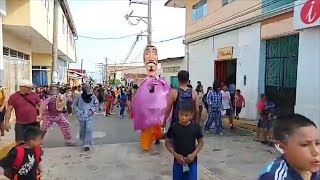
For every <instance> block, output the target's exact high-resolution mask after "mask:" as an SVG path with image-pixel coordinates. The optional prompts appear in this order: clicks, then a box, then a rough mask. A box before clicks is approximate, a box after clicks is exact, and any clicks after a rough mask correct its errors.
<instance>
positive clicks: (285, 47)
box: [265, 35, 299, 115]
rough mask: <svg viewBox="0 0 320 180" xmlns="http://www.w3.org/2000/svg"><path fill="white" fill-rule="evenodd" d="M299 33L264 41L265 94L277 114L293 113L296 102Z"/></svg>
mask: <svg viewBox="0 0 320 180" xmlns="http://www.w3.org/2000/svg"><path fill="white" fill-rule="evenodd" d="M298 49H299V35H293V36H287V37H281V38H278V39H272V40H267V42H266V73H265V94H266V95H267V97H268V98H269V99H270V100H271V101H273V102H274V103H276V105H277V109H278V114H279V115H287V114H291V113H294V106H295V103H296V85H297V66H298Z"/></svg>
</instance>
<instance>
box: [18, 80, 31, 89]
mask: <svg viewBox="0 0 320 180" xmlns="http://www.w3.org/2000/svg"><path fill="white" fill-rule="evenodd" d="M19 86H20V87H28V88H32V87H33V84H32V82H31V81H30V80H27V79H22V80H20V82H19Z"/></svg>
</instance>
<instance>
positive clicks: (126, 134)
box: [44, 113, 139, 148]
mask: <svg viewBox="0 0 320 180" xmlns="http://www.w3.org/2000/svg"><path fill="white" fill-rule="evenodd" d="M68 119H69V120H70V123H71V131H72V136H73V138H74V139H75V140H77V139H78V137H79V135H78V133H79V123H78V121H77V119H76V117H75V116H73V117H68ZM93 135H94V137H95V139H94V144H96V145H99V144H116V143H127V142H138V141H139V133H138V132H134V131H133V124H132V121H131V120H130V119H129V118H128V117H126V118H124V119H120V118H119V116H118V113H117V114H114V115H112V116H108V117H105V116H104V114H103V113H98V115H96V117H95V128H94V134H93ZM44 146H45V147H48V148H52V147H63V146H65V144H64V141H63V135H62V132H61V131H60V129H59V127H58V126H57V125H56V124H54V125H53V126H52V128H51V129H50V130H49V132H48V134H47V135H46V137H45V140H44Z"/></svg>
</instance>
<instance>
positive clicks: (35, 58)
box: [32, 53, 52, 66]
mask: <svg viewBox="0 0 320 180" xmlns="http://www.w3.org/2000/svg"><path fill="white" fill-rule="evenodd" d="M51 65H52V56H51V54H40V53H32V66H51Z"/></svg>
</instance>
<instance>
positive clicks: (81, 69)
mask: <svg viewBox="0 0 320 180" xmlns="http://www.w3.org/2000/svg"><path fill="white" fill-rule="evenodd" d="M82 71H83V59H81V67H80V73H81V74H83V72H82ZM81 82H82V83H83V77H82V79H81Z"/></svg>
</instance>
